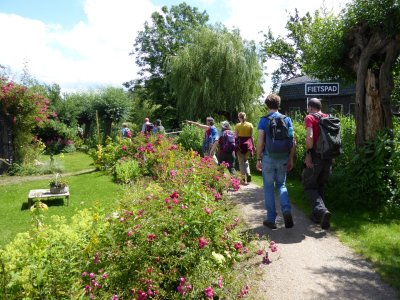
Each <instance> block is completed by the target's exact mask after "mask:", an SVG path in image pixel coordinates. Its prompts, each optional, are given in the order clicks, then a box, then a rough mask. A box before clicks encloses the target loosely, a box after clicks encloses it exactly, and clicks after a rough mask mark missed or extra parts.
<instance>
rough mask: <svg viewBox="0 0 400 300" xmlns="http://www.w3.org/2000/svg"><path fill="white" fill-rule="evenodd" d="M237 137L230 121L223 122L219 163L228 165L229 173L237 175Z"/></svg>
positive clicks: (219, 140) (219, 141) (219, 142)
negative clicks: (235, 164) (235, 163)
mask: <svg viewBox="0 0 400 300" xmlns="http://www.w3.org/2000/svg"><path fill="white" fill-rule="evenodd" d="M235 139H236V137H235V134H234V133H233V132H232V130H231V125H230V124H229V122H228V121H223V122H221V135H220V137H219V139H218V144H219V150H218V157H217V158H218V163H219V164H221V163H222V162H225V163H226V168H227V169H228V171H229V173H231V174H235V167H234V162H235V156H234V153H235V148H236V141H235Z"/></svg>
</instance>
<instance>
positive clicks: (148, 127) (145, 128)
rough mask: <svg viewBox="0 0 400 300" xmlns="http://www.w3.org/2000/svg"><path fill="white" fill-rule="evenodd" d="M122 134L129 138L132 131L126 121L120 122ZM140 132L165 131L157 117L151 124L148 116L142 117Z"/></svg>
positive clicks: (155, 132)
mask: <svg viewBox="0 0 400 300" xmlns="http://www.w3.org/2000/svg"><path fill="white" fill-rule="evenodd" d="M121 131H122V136H123V137H125V138H131V137H132V131H131V130H130V129H129V127H128V123H122V130H121ZM140 132H143V133H146V134H154V135H155V134H164V133H165V128H164V126H163V125H162V124H161V120H160V119H157V120H156V122H155V123H154V124H153V123H151V122H150V120H149V118H145V119H144V123H143V124H142V129H141V130H140Z"/></svg>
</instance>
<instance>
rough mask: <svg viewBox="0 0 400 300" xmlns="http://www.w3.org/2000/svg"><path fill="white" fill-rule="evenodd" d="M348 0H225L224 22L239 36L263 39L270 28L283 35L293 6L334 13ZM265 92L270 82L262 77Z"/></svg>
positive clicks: (272, 64) (269, 66) (272, 67)
mask: <svg viewBox="0 0 400 300" xmlns="http://www.w3.org/2000/svg"><path fill="white" fill-rule="evenodd" d="M348 1H349V0H307V1H298V0H276V1H268V0H267V1H265V0H247V1H242V0H225V4H226V6H227V7H228V9H229V10H230V17H229V18H228V19H227V20H226V21H225V22H224V24H225V25H226V26H227V27H228V28H233V27H234V28H238V29H240V32H241V35H242V37H243V38H245V39H248V40H255V41H257V42H260V41H262V40H263V34H262V33H261V31H263V33H267V32H268V28H271V30H272V33H273V34H274V35H275V36H277V35H281V36H285V34H286V29H285V26H286V22H287V20H288V15H289V13H290V14H293V13H294V11H295V8H297V9H298V11H299V14H300V16H303V15H304V14H305V13H306V12H314V11H315V10H318V9H319V8H320V7H322V6H324V7H326V8H327V9H328V11H332V12H334V13H338V12H339V11H340V9H341V8H343V5H344V3H346V2H348ZM278 65H279V62H276V61H269V62H268V63H267V66H266V67H267V71H268V72H272V71H273V70H275V69H276V68H277V67H278ZM264 89H265V92H266V93H268V92H269V91H270V89H271V81H270V80H269V78H266V83H265V85H264Z"/></svg>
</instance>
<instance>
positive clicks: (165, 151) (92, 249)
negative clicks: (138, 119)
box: [0, 135, 277, 299]
mask: <svg viewBox="0 0 400 300" xmlns="http://www.w3.org/2000/svg"><path fill="white" fill-rule="evenodd" d="M95 157H96V162H97V164H98V165H99V166H101V168H103V169H106V170H113V169H115V168H119V167H116V166H118V165H119V164H121V159H122V157H126V158H125V160H128V159H130V160H131V159H132V157H133V158H134V159H135V161H136V162H137V163H138V166H139V168H140V172H141V174H148V175H151V176H146V177H143V178H142V179H139V181H137V182H136V184H135V185H132V186H131V187H130V189H128V190H127V192H126V194H125V195H124V197H123V198H122V199H121V200H120V201H119V205H118V206H119V209H118V210H116V211H114V212H112V213H105V214H103V213H102V214H98V213H89V212H87V211H84V212H81V213H80V215H78V216H77V217H75V218H74V220H73V221H72V224H71V225H69V226H66V225H65V224H64V223H63V222H62V221H60V222H57V223H58V225H56V226H54V227H48V228H46V227H42V228H41V230H40V231H36V232H34V234H32V235H28V234H24V235H21V236H19V237H17V239H16V240H15V241H13V242H12V243H11V244H10V245H9V246H7V247H6V249H4V250H3V251H0V298H1V296H2V297H3V298H6V299H22V298H24V297H25V298H31V299H32V298H33V299H34V298H40V297H42V298H43V297H46V295H47V296H49V297H50V295H51V297H54V298H73V299H77V298H84V299H181V298H182V297H184V298H186V299H221V298H226V299H234V298H243V297H245V296H246V295H247V294H248V293H249V289H250V287H249V285H248V282H244V281H243V279H241V278H246V276H241V275H243V274H246V271H245V270H241V271H240V272H237V271H236V272H235V271H234V267H235V266H236V263H237V262H239V261H242V260H243V259H247V258H250V257H252V256H257V255H262V256H263V257H259V258H258V259H259V261H260V263H264V264H268V263H270V262H271V261H270V259H269V257H268V252H267V250H266V249H261V250H258V251H257V249H255V247H254V246H253V244H252V243H250V238H249V237H248V236H245V235H243V234H242V232H243V227H242V226H243V223H242V222H241V220H240V218H238V217H236V216H235V214H234V212H233V209H232V208H233V206H231V205H230V203H229V202H228V201H227V199H226V197H225V196H224V193H225V191H226V190H227V189H233V190H234V189H237V188H238V187H239V186H238V181H237V179H235V178H231V176H230V175H225V173H224V171H225V169H224V168H223V167H219V166H216V165H215V164H214V163H213V162H212V160H211V159H209V158H200V157H199V156H198V155H197V153H195V152H186V151H183V150H182V149H180V148H179V147H178V146H176V145H174V144H172V143H171V140H169V139H168V138H165V137H163V136H156V137H146V136H143V135H140V136H138V137H137V138H135V139H133V140H132V142H131V141H130V140H127V139H125V140H119V141H117V142H116V143H112V142H108V144H107V146H105V147H104V148H99V149H98V151H97V152H96V154H95ZM114 160H115V161H114ZM130 160H128V161H130ZM267 247H268V245H265V247H264V248H267ZM269 247H270V249H271V252H272V251H275V250H276V249H277V248H276V245H275V244H270V245H269ZM273 249H274V250H273ZM1 266H2V267H1ZM245 280H247V279H245Z"/></svg>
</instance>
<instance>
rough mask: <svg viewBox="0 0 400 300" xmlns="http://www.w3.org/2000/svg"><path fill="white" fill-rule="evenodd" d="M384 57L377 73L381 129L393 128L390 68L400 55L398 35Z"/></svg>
mask: <svg viewBox="0 0 400 300" xmlns="http://www.w3.org/2000/svg"><path fill="white" fill-rule="evenodd" d="M385 53H386V57H385V60H384V61H383V63H382V65H381V69H380V71H379V88H380V95H381V104H382V109H383V118H384V119H383V122H384V123H383V127H386V128H393V120H392V107H391V98H390V95H391V93H392V91H393V87H394V84H393V74H392V66H393V65H394V63H395V62H396V60H397V58H398V57H399V55H400V34H398V35H397V36H396V37H395V38H394V39H393V40H391V41H390V43H388V45H387V47H386V49H385Z"/></svg>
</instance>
